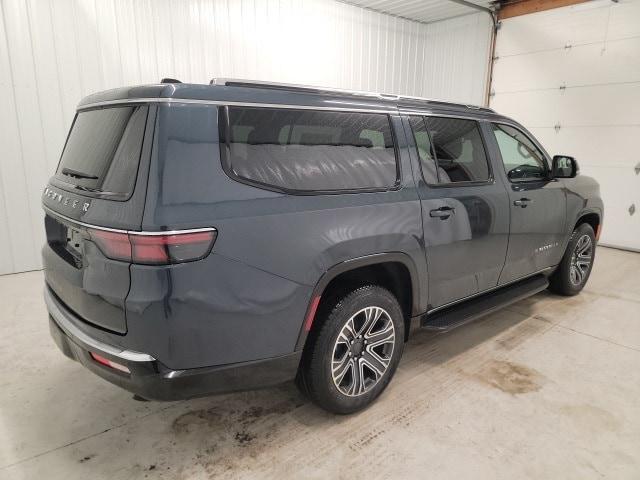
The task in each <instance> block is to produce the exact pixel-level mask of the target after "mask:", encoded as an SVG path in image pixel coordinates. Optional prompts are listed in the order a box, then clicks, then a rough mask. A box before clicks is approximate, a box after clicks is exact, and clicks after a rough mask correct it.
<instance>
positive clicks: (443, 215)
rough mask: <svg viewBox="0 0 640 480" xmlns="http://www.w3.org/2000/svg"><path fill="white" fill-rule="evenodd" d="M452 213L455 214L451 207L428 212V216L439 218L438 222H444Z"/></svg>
mask: <svg viewBox="0 0 640 480" xmlns="http://www.w3.org/2000/svg"><path fill="white" fill-rule="evenodd" d="M454 213H456V209H455V208H453V207H440V208H436V209H435V210H431V211H430V212H429V216H430V217H436V218H439V219H440V220H446V219H447V218H449V217H450V216H451V215H453V214H454Z"/></svg>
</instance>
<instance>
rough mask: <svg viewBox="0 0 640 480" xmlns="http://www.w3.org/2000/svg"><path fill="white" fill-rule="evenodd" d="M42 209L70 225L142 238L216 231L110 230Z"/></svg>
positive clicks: (195, 229) (208, 229)
mask: <svg viewBox="0 0 640 480" xmlns="http://www.w3.org/2000/svg"><path fill="white" fill-rule="evenodd" d="M42 208H43V209H44V210H45V212H47V213H50V214H51V215H53V216H55V217H58V218H61V219H63V220H65V221H67V222H69V223H73V224H75V225H78V226H81V227H86V228H92V229H94V230H103V231H105V232H113V233H126V234H128V235H140V236H154V235H180V234H183V233H199V232H215V231H216V229H215V228H213V227H204V228H187V229H184V230H159V231H153V232H151V231H139V230H123V229H120V228H109V227H103V226H101V225H94V224H92V223H86V222H81V221H79V220H75V219H73V218H70V217H67V216H66V215H63V214H61V213H58V212H56V211H55V210H52V209H50V208H49V207H47V206H46V205H43V206H42Z"/></svg>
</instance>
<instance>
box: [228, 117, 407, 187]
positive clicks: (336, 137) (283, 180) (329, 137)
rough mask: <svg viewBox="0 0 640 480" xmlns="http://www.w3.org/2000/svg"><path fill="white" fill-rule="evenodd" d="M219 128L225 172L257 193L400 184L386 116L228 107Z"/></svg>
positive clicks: (391, 136)
mask: <svg viewBox="0 0 640 480" xmlns="http://www.w3.org/2000/svg"><path fill="white" fill-rule="evenodd" d="M220 126H221V128H220V133H221V154H222V161H223V165H224V167H225V171H227V173H228V174H229V175H231V176H232V177H236V178H237V179H239V180H241V181H245V182H248V183H250V184H253V185H255V186H258V187H266V188H271V189H276V190H282V191H291V192H334V191H359V190H383V189H390V188H393V187H395V186H396V185H397V183H398V165H397V160H396V152H395V147H394V141H393V135H392V131H391V124H390V121H389V117H388V115H385V114H376V113H356V112H329V111H313V110H294V109H274V108H254V107H246V108H245V107H227V109H226V110H225V109H221V117H220Z"/></svg>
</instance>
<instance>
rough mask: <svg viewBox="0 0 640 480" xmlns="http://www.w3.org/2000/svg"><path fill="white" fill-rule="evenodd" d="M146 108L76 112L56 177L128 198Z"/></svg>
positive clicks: (96, 191)
mask: <svg viewBox="0 0 640 480" xmlns="http://www.w3.org/2000/svg"><path fill="white" fill-rule="evenodd" d="M147 112H148V107H147V106H126V107H110V108H103V109H97V110H88V111H82V112H79V113H78V114H77V115H76V119H75V121H74V122H73V126H72V127H71V132H70V133H69V137H68V138H67V143H66V145H65V147H64V151H63V152H62V157H61V159H60V164H59V165H58V170H57V171H56V178H57V179H58V180H60V181H62V182H65V183H67V184H70V185H73V186H75V187H76V188H79V189H81V190H84V191H85V192H87V193H88V194H100V195H101V196H107V197H109V198H113V199H114V200H126V199H127V198H129V197H130V196H131V194H132V193H133V188H134V184H135V181H136V176H137V173H138V165H139V163H140V152H141V149H142V140H143V138H144V129H145V125H146V121H147Z"/></svg>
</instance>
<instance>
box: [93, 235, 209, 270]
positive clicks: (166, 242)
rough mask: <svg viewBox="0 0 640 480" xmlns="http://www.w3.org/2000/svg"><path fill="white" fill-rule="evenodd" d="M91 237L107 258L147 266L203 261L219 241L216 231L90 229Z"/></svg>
mask: <svg viewBox="0 0 640 480" xmlns="http://www.w3.org/2000/svg"><path fill="white" fill-rule="evenodd" d="M89 235H90V236H91V239H92V240H93V242H94V243H95V244H96V245H97V246H98V248H99V249H100V251H101V252H102V253H103V254H104V255H105V256H106V257H108V258H111V259H113V260H122V261H125V262H133V263H141V264H145V265H168V264H174V263H182V262H191V261H194V260H200V259H202V258H204V257H206V256H207V255H209V252H210V251H211V248H212V247H213V243H214V242H215V240H216V231H215V230H203V231H195V232H194V231H186V232H177V233H176V232H172V233H167V234H163V233H158V234H156V233H153V234H138V233H135V232H128V233H127V232H111V231H107V230H97V229H89Z"/></svg>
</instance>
